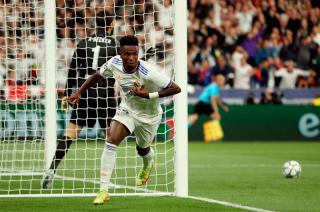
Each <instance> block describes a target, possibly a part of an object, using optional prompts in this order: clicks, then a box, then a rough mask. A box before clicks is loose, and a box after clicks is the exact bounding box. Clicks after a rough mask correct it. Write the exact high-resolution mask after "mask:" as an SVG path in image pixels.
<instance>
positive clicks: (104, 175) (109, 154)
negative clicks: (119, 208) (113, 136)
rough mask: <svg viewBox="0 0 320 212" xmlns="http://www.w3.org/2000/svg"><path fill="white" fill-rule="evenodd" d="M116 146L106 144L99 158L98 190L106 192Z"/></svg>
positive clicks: (114, 159) (114, 160)
mask: <svg viewBox="0 0 320 212" xmlns="http://www.w3.org/2000/svg"><path fill="white" fill-rule="evenodd" d="M117 148H118V147H117V146H116V145H114V144H110V143H106V144H105V149H104V150H103V153H102V156H101V169H100V170H101V173H100V190H108V186H109V183H110V178H111V175H112V171H113V168H114V165H115V163H116V155H117Z"/></svg>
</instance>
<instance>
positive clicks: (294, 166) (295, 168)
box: [282, 160, 301, 178]
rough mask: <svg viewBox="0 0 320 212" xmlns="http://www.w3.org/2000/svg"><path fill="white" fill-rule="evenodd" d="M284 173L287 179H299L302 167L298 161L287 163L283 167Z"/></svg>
mask: <svg viewBox="0 0 320 212" xmlns="http://www.w3.org/2000/svg"><path fill="white" fill-rule="evenodd" d="M282 173H283V175H284V176H285V177H287V178H296V177H299V176H300V174H301V166H300V164H299V163H298V162H297V161H294V160H290V161H287V162H285V163H284V164H283V166H282Z"/></svg>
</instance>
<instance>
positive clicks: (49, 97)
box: [44, 0, 57, 169]
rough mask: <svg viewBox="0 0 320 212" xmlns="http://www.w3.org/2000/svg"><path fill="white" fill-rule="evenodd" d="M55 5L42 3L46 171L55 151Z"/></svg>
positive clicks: (49, 0)
mask: <svg viewBox="0 0 320 212" xmlns="http://www.w3.org/2000/svg"><path fill="white" fill-rule="evenodd" d="M53 8H56V4H55V1H52V0H45V1H44V30H45V35H44V40H45V63H44V64H45V66H44V67H45V90H46V95H45V105H46V107H45V114H46V115H45V126H46V134H45V168H46V169H48V168H49V167H50V164H51V160H52V158H53V156H54V153H55V151H56V140H57V122H56V121H54V120H57V116H56V108H57V106H56V105H57V101H56V80H55V79H56V63H55V62H56V61H55V60H54V59H52V58H56V46H57V38H56V11H55V9H53Z"/></svg>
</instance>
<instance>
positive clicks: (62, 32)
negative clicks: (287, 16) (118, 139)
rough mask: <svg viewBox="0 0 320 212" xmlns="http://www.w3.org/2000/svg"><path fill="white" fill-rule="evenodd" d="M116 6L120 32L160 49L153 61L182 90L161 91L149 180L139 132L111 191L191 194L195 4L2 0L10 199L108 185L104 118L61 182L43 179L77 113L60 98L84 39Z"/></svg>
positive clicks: (2, 109)
mask: <svg viewBox="0 0 320 212" xmlns="http://www.w3.org/2000/svg"><path fill="white" fill-rule="evenodd" d="M130 2H131V3H130ZM141 2H142V3H141ZM106 8H107V9H110V8H111V10H112V11H113V13H114V14H115V19H116V22H115V29H114V36H115V38H116V39H117V40H118V39H119V38H120V37H121V36H123V35H126V34H134V35H136V36H137V37H138V38H139V41H140V46H139V53H140V56H141V57H142V56H143V55H145V53H146V50H147V49H148V48H149V47H151V46H154V47H156V54H155V56H153V57H152V58H151V59H150V60H149V62H150V63H151V64H152V66H154V67H155V68H156V69H157V70H159V71H161V72H163V73H164V74H166V75H168V76H169V77H171V78H172V79H173V80H174V81H175V82H176V83H177V84H178V85H179V86H180V87H181V89H182V92H181V93H180V94H178V95H176V96H174V97H168V98H164V99H161V107H162V108H163V117H162V120H161V124H160V127H159V130H158V133H157V136H156V137H155V139H154V141H153V143H152V147H153V149H154V150H155V168H154V170H153V172H152V174H151V177H150V181H149V183H148V184H147V185H146V186H142V187H137V186H135V178H136V176H137V174H138V172H139V170H140V168H141V166H142V159H141V157H140V156H139V155H138V154H137V152H136V147H135V139H136V138H135V136H134V135H132V136H129V138H128V139H126V140H124V141H123V142H122V143H121V144H120V146H119V147H118V151H117V162H116V166H115V168H114V172H113V175H112V177H111V184H110V186H109V193H110V195H111V196H159V195H175V196H179V197H186V196H188V135H187V132H188V129H187V124H186V123H187V2H186V1H178V0H143V1H114V0H110V1H109V0H108V1H107V0H91V1H87V0H77V1H76V0H75V1H69V0H68V1H67V0H64V1H63V0H60V1H54V0H28V1H25V0H12V1H4V3H3V4H1V3H0V10H3V11H0V12H3V13H2V14H5V17H4V18H3V23H2V22H1V21H0V45H1V48H0V197H59V196H94V195H95V194H96V192H97V191H99V189H100V183H99V181H100V158H101V153H102V151H103V149H104V143H105V139H104V133H103V131H104V129H102V128H101V127H100V125H99V124H98V123H96V125H95V126H94V127H93V128H84V129H83V130H82V131H81V133H80V135H79V137H78V139H76V140H75V141H74V142H73V143H72V145H71V147H70V149H69V151H68V153H67V154H66V155H65V157H64V158H63V159H62V161H61V163H60V165H59V167H58V169H57V171H56V175H55V178H54V180H53V183H52V187H51V188H49V189H42V188H41V179H42V175H43V174H44V172H45V171H46V170H47V169H48V168H49V166H50V164H51V160H52V158H53V155H54V153H55V150H56V146H57V139H59V138H61V137H63V135H64V131H65V129H66V127H67V125H68V122H69V119H70V116H71V113H70V111H69V112H68V113H64V112H62V111H61V110H60V108H59V107H60V106H59V104H60V101H61V97H62V96H63V93H62V92H61V90H62V89H63V88H64V85H65V82H66V78H67V71H68V67H69V65H70V61H71V58H72V55H73V51H74V49H75V47H76V45H77V43H78V42H79V40H81V39H83V38H85V37H87V36H89V35H91V34H94V33H95V29H96V27H95V18H96V15H97V14H98V12H99V11H101V9H106ZM0 19H1V17H0ZM2 32H4V33H2ZM3 49H5V51H4V50H3ZM3 67H4V69H3ZM88 101H89V98H88Z"/></svg>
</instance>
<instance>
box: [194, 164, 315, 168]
mask: <svg viewBox="0 0 320 212" xmlns="http://www.w3.org/2000/svg"><path fill="white" fill-rule="evenodd" d="M301 166H302V167H308V168H319V167H320V164H302V165H301ZM213 167H222V168H223V167H234V168H260V167H261V168H265V167H267V168H268V167H269V168H273V167H280V168H281V167H282V165H281V164H280V165H275V164H211V165H192V166H189V168H213Z"/></svg>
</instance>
